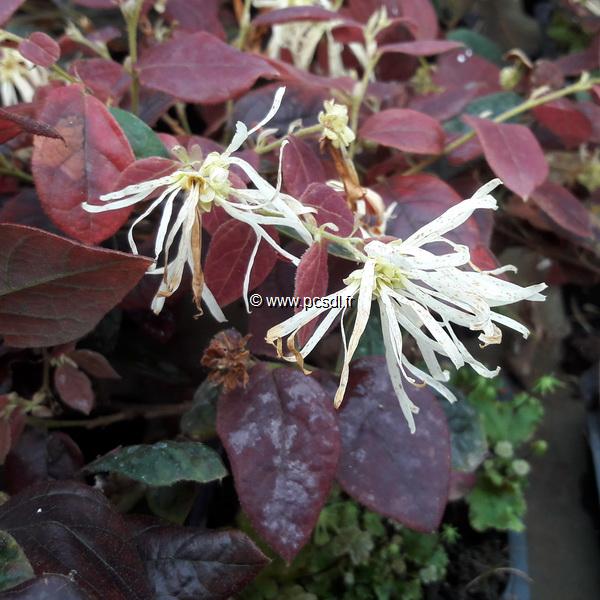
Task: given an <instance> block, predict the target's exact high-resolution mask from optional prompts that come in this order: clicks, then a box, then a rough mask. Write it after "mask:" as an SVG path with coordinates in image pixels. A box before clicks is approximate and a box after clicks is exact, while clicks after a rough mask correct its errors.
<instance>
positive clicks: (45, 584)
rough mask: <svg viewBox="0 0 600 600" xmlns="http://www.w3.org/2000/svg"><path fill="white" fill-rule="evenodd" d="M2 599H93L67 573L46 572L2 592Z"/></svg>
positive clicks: (0, 597)
mask: <svg viewBox="0 0 600 600" xmlns="http://www.w3.org/2000/svg"><path fill="white" fill-rule="evenodd" d="M0 600H93V597H92V596H89V595H88V594H86V593H85V592H84V591H83V590H82V589H81V588H80V587H79V586H78V585H77V584H75V583H73V581H72V580H71V579H70V578H69V576H67V575H56V574H49V575H48V574H45V575H42V576H41V577H36V578H35V579H30V580H29V581H25V582H24V583H21V584H20V585H18V586H16V587H14V588H10V589H9V590H6V591H4V592H1V593H0Z"/></svg>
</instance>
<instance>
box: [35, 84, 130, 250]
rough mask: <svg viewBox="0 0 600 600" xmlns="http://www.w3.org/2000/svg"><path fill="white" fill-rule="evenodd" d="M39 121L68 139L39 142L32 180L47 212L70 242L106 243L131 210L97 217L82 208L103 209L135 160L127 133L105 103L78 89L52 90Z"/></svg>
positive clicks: (127, 209) (41, 139)
mask: <svg viewBox="0 0 600 600" xmlns="http://www.w3.org/2000/svg"><path fill="white" fill-rule="evenodd" d="M39 119H40V120H41V121H44V122H45V123H47V124H48V125H50V126H51V127H54V129H55V130H56V131H57V132H58V133H59V134H60V135H61V136H62V137H63V139H64V141H63V139H61V140H54V139H48V138H40V137H36V138H35V141H34V149H33V158H32V169H33V177H34V180H35V186H36V189H37V191H38V195H39V197H40V201H41V203H42V206H43V208H44V210H45V211H46V213H47V214H48V216H49V217H50V218H51V219H52V221H54V223H55V224H56V225H57V226H58V227H60V229H61V230H62V231H64V232H65V233H67V234H68V235H70V236H71V237H73V238H75V239H77V240H79V241H81V242H85V243H88V244H97V243H99V242H102V241H103V240H105V239H107V238H108V237H110V236H111V235H113V234H114V233H116V232H117V231H118V230H119V229H120V228H121V226H122V225H123V224H124V223H125V221H126V220H127V217H128V216H129V213H130V212H131V210H130V209H129V208H125V209H122V210H115V211H108V212H102V213H96V214H92V213H89V212H86V211H85V210H84V209H83V208H82V206H81V203H82V202H85V201H87V202H90V203H92V204H98V203H99V202H100V201H99V198H100V196H101V195H102V194H106V193H108V192H112V191H113V190H114V186H115V184H116V183H117V180H118V178H119V175H120V174H121V172H122V171H124V170H125V169H126V168H127V167H128V166H129V165H130V164H131V163H132V162H133V161H134V156H133V151H132V150H131V146H130V145H129V142H128V141H127V138H126V137H125V134H124V133H123V131H122V130H121V128H120V126H119V124H118V123H117V122H116V121H115V119H114V118H113V117H112V116H111V114H110V113H109V112H108V110H107V109H106V107H105V106H104V104H102V103H101V102H100V101H99V100H97V99H96V98H94V97H93V96H89V95H86V94H84V92H83V90H82V89H81V88H80V87H79V86H76V85H71V86H67V87H61V88H56V89H54V90H52V91H51V92H50V93H49V94H48V95H47V96H46V101H45V103H44V107H43V108H42V110H41V112H40V115H39Z"/></svg>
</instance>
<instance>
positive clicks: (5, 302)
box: [0, 223, 151, 348]
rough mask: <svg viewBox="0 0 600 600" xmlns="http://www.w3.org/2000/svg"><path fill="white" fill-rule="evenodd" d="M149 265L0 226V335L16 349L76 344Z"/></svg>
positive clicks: (27, 230) (23, 229)
mask: <svg viewBox="0 0 600 600" xmlns="http://www.w3.org/2000/svg"><path fill="white" fill-rule="evenodd" d="M150 263H151V261H150V260H149V259H146V258H142V257H138V256H132V255H130V254H124V253H121V252H115V251H113V250H104V249H101V248H90V247H88V246H84V245H82V244H79V243H77V242H73V241H71V240H67V239H65V238H62V237H59V236H57V235H53V234H51V233H47V232H45V231H42V230H40V229H34V228H33V227H25V226H22V225H13V224H10V223H1V224H0V273H1V275H0V335H2V336H4V341H5V342H6V343H7V344H10V345H11V346H15V347H18V348H27V347H39V346H55V345H57V344H63V343H66V342H70V341H72V340H75V339H77V338H80V337H81V336H83V335H85V334H86V333H88V332H89V331H90V330H92V329H93V328H94V327H95V326H96V324H97V323H98V321H100V319H101V318H102V317H103V316H104V315H105V314H106V313H107V312H108V311H109V310H111V309H112V308H113V307H114V306H116V305H117V304H118V303H119V302H120V301H121V300H122V298H123V297H124V296H125V294H126V293H127V292H128V291H129V290H130V289H132V288H133V287H134V286H135V284H136V283H137V282H138V281H139V280H140V278H141V277H142V275H143V274H144V272H145V271H146V269H147V268H148V266H149V265H150ZM107 282H110V283H109V284H107Z"/></svg>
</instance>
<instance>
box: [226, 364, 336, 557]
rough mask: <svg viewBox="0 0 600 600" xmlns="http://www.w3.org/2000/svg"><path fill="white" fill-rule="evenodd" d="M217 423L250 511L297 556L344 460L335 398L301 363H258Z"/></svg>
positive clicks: (275, 543) (279, 546)
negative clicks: (294, 366)
mask: <svg viewBox="0 0 600 600" xmlns="http://www.w3.org/2000/svg"><path fill="white" fill-rule="evenodd" d="M217 431H218V432H219V437H220V438H221V441H222V442H223V444H224V446H225V449H226V450H227V456H228V457H229V460H230V462H231V467H232V470H233V475H234V481H235V486H236V490H237V492H238V496H239V498H240V502H241V505H242V508H243V509H244V512H245V513H246V514H247V515H248V517H249V519H250V521H251V523H252V526H253V527H254V529H255V530H256V531H257V532H258V534H259V535H260V536H261V537H263V538H264V539H265V541H267V542H268V543H269V545H270V546H272V547H273V548H274V549H275V550H276V551H277V553H278V554H280V555H281V556H282V557H283V558H284V559H285V560H286V561H288V562H289V561H291V560H292V559H293V558H294V556H296V554H297V553H298V551H299V550H300V548H302V546H304V544H306V543H307V542H308V540H309V538H310V534H311V532H312V530H313V528H314V526H315V524H316V522H317V519H318V517H319V512H320V510H321V508H322V507H323V505H324V503H325V500H326V499H327V496H328V494H329V491H330V489H331V484H332V480H333V476H334V474H335V469H336V465H337V462H338V457H339V448H340V447H339V433H338V428H337V423H336V417H335V412H334V409H333V403H332V401H331V399H330V398H329V396H328V395H327V394H326V393H325V392H324V391H323V389H322V388H321V386H320V385H319V384H318V383H317V382H316V381H314V380H312V379H311V378H309V377H307V376H305V375H303V374H302V373H300V372H299V371H297V370H295V369H291V368H288V367H282V368H276V369H274V370H273V369H272V368H269V367H268V366H266V365H263V364H259V365H257V366H256V367H254V369H253V370H252V372H251V374H250V382H249V384H248V386H247V387H246V388H245V389H244V390H243V391H242V392H240V390H236V391H235V392H232V393H230V394H226V395H223V396H221V398H220V399H219V402H218V413H217Z"/></svg>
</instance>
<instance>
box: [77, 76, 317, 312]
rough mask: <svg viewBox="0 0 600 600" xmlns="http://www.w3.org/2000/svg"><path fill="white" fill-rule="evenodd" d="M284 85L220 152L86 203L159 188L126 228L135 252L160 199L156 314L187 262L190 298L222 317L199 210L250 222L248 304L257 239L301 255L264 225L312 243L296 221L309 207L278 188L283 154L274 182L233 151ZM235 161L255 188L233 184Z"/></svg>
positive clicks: (115, 201)
mask: <svg viewBox="0 0 600 600" xmlns="http://www.w3.org/2000/svg"><path fill="white" fill-rule="evenodd" d="M284 92H285V88H283V87H282V88H279V89H278V90H277V92H276V94H275V98H274V101H273V106H272V107H271V109H270V110H269V112H268V114H267V115H266V116H265V118H264V119H263V120H262V121H261V122H260V123H258V124H257V125H256V126H255V127H253V128H252V129H250V130H248V129H247V127H246V126H245V125H244V124H243V123H241V122H238V123H237V125H236V132H235V135H234V136H233V139H232V140H231V143H230V144H229V146H228V147H227V149H226V150H225V151H224V152H222V153H219V152H211V153H210V154H209V155H208V156H207V157H206V158H205V159H204V160H202V161H193V160H191V159H190V160H188V161H187V162H183V163H182V165H181V167H180V168H179V169H178V170H177V171H175V172H174V173H173V174H171V175H167V176H166V177H161V178H159V179H153V180H151V181H146V182H143V183H139V184H136V185H130V186H127V187H126V188H124V189H122V190H119V191H117V192H113V193H110V194H105V195H104V196H102V197H101V198H100V200H102V201H105V202H107V204H104V205H92V204H88V203H87V202H84V203H83V207H84V208H85V210H87V211H88V212H103V211H107V210H118V209H120V208H124V207H127V206H131V205H133V204H137V203H138V202H142V201H144V200H146V199H148V197H149V196H150V195H152V194H153V193H154V192H155V191H156V190H160V189H162V192H161V193H160V195H159V196H158V197H157V198H156V199H153V200H152V201H151V202H150V205H149V206H148V208H147V209H146V210H145V211H144V212H143V213H142V214H141V215H140V216H139V217H137V218H136V219H135V221H134V222H133V224H132V225H131V228H130V229H129V236H128V237H129V245H130V246H131V249H132V251H133V253H134V254H137V252H138V251H137V247H136V245H135V242H134V240H133V229H134V227H135V226H136V225H137V224H138V223H139V222H140V221H142V220H143V219H144V218H146V217H147V216H148V215H149V214H150V213H151V212H152V211H153V210H154V209H156V208H157V207H158V206H159V205H160V204H163V212H162V216H161V219H160V224H159V227H158V232H157V235H156V240H155V244H154V253H155V254H154V259H155V265H154V266H153V267H151V269H150V270H149V271H148V272H149V273H154V274H161V275H162V276H163V280H162V283H161V286H160V289H159V291H158V293H157V294H156V296H155V298H154V300H153V302H152V309H153V310H154V312H156V313H157V314H158V313H159V312H160V311H161V310H162V307H163V305H164V302H165V298H166V297H168V296H170V295H171V294H173V293H174V292H175V290H176V289H177V288H178V287H179V284H180V283H181V279H182V276H183V270H184V267H185V265H186V263H187V264H188V265H189V267H190V269H191V271H192V275H193V282H192V288H193V292H194V300H195V302H196V305H197V306H198V309H199V310H200V300H201V299H202V300H204V302H205V303H206V305H207V306H208V308H209V310H210V312H211V313H212V314H213V316H214V317H215V318H216V319H217V320H219V321H225V320H226V319H225V316H224V315H223V312H222V311H221V309H220V307H219V305H218V304H217V302H216V300H215V298H214V296H213V294H212V293H211V291H210V290H209V289H208V288H207V287H206V285H204V277H203V274H202V267H201V264H200V254H201V235H202V229H201V225H202V214H203V213H205V212H210V210H211V209H212V207H213V206H220V207H221V208H223V210H225V212H227V214H228V215H229V216H231V217H232V218H234V219H237V220H238V221H242V222H243V223H246V224H247V225H249V226H250V227H251V228H252V229H253V230H254V233H255V234H256V244H255V246H254V249H253V251H252V253H251V255H250V256H249V260H248V269H247V271H246V275H245V279H244V300H245V301H246V307H248V299H247V295H248V288H249V285H250V272H251V270H252V266H253V264H254V259H255V257H256V253H257V251H258V246H259V244H260V242H261V240H265V242H266V243H268V244H270V245H271V246H272V247H273V248H274V249H275V250H276V251H277V252H279V254H281V255H282V256H285V257H286V258H288V259H289V260H290V261H292V262H293V263H294V264H295V265H297V264H298V262H299V260H298V258H297V257H295V256H294V255H293V254H290V253H289V252H287V251H286V250H284V249H283V248H282V247H281V246H280V245H279V244H278V243H277V242H276V241H275V240H274V239H273V237H272V236H271V235H269V233H268V232H267V231H266V230H265V228H264V226H265V225H273V226H281V227H287V228H290V229H292V230H293V231H294V232H295V233H296V234H297V235H298V236H299V237H300V238H301V239H302V240H303V241H304V242H305V243H307V244H310V243H311V242H312V237H311V235H310V233H309V232H308V230H307V229H306V227H305V225H304V224H303V223H302V221H301V220H300V218H299V216H298V215H300V214H304V213H307V212H311V211H312V209H309V208H305V207H303V206H302V204H301V203H300V202H298V201H297V200H295V199H294V198H292V197H291V196H288V195H287V194H283V193H281V191H280V189H281V153H280V157H279V171H278V181H277V187H273V186H272V185H271V184H270V183H268V182H267V181H265V180H264V179H263V178H262V177H261V176H260V175H259V174H258V173H257V171H256V170H255V169H254V167H252V166H251V165H250V164H249V163H248V162H246V161H245V160H243V159H241V158H238V157H235V156H232V153H233V152H235V151H236V150H238V149H239V148H240V147H241V146H242V144H243V143H244V142H245V141H246V140H247V139H248V137H249V136H250V135H251V134H252V133H254V132H255V131H257V130H258V129H260V128H261V127H262V126H263V125H264V124H265V123H267V122H268V121H270V120H271V119H272V118H273V116H274V115H275V113H276V112H277V110H278V109H279V106H280V104H281V100H282V98H283V94H284ZM233 165H235V166H237V167H239V168H240V169H242V171H244V173H245V174H246V175H247V176H248V178H249V179H250V181H251V182H252V183H253V184H254V186H255V189H246V188H243V189H239V188H236V187H233V185H232V184H231V182H230V179H229V169H230V167H231V166H233ZM180 192H183V196H184V198H183V203H182V204H181V207H180V208H179V212H178V213H177V216H176V217H175V218H174V219H173V220H172V215H173V209H174V205H175V201H176V199H177V197H178V195H179V194H180ZM178 234H180V238H179V243H178V245H177V250H176V251H175V253H174V254H175V256H174V257H173V249H172V246H173V244H174V242H175V238H176V236H177V235H178ZM161 254H163V256H164V265H165V266H163V267H157V266H156V261H157V260H158V258H159V256H160V255H161Z"/></svg>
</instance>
